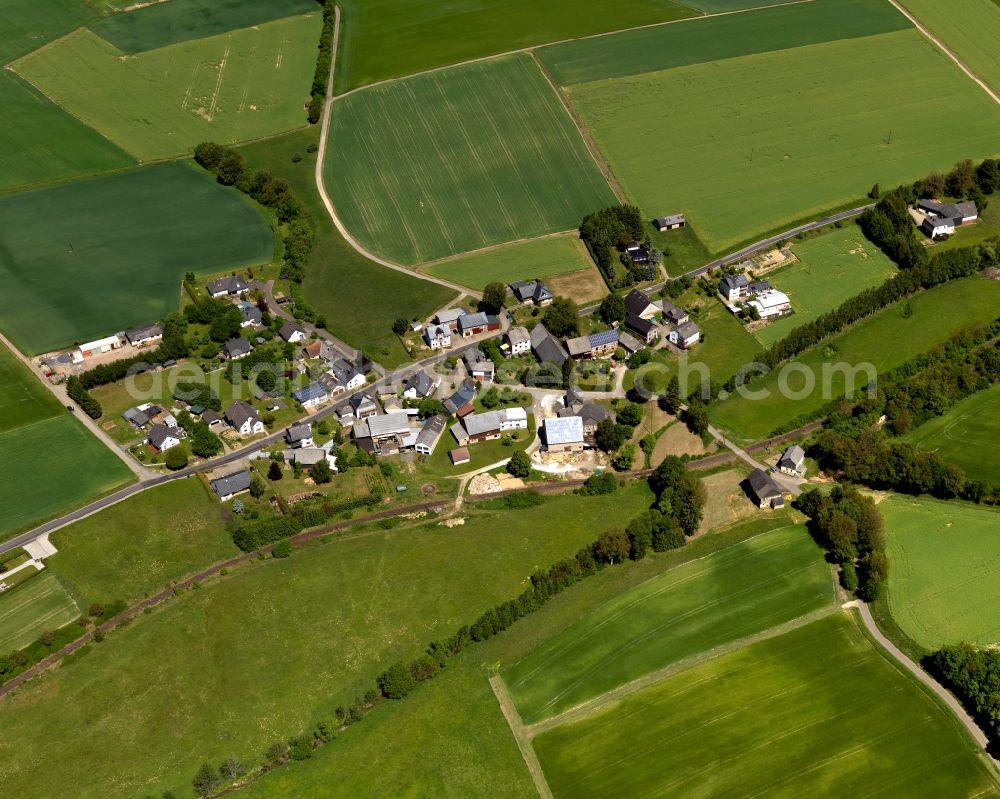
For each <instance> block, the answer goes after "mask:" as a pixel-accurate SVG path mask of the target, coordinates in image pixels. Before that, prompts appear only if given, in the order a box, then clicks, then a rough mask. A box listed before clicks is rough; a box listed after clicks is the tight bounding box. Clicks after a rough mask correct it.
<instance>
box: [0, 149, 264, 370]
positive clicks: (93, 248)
mask: <svg viewBox="0 0 1000 799" xmlns="http://www.w3.org/2000/svg"><path fill="white" fill-rule="evenodd" d="M273 252H274V237H273V234H272V233H271V228H270V225H269V224H268V221H267V219H266V218H265V217H264V216H263V214H261V213H260V211H258V210H257V209H256V208H255V207H254V205H253V204H252V203H251V202H250V201H249V200H248V199H246V198H245V197H243V196H242V195H241V194H240V193H239V192H237V191H236V190H235V189H226V188H223V187H221V186H219V185H218V184H217V183H216V182H215V181H214V180H212V179H211V178H210V177H209V176H208V175H207V174H206V173H204V172H202V171H201V170H200V169H197V168H195V167H192V166H189V165H188V164H184V163H171V164H162V165H157V166H150V167H146V168H144V169H138V170H134V171H131V172H124V173H120V174H117V175H111V176H107V177H102V178H96V179H92V180H87V181H81V182H77V183H72V184H68V185H64V186H56V187H53V188H47V189H39V190H36V191H31V192H26V193H24V194H18V195H15V196H11V197H6V198H3V199H0V253H2V256H0V282H2V283H3V286H4V291H3V293H2V294H0V318H2V319H3V323H2V324H3V327H4V329H5V331H6V332H7V334H8V335H9V337H10V338H11V339H12V340H13V341H14V343H15V344H17V346H18V347H19V348H20V349H21V350H22V351H24V352H27V353H31V354H34V353H39V352H47V351H49V350H52V349H54V348H56V347H60V346H65V345H68V344H72V343H73V342H82V341H88V340H91V339H95V338H99V337H101V336H106V335H108V334H109V333H113V332H114V331H116V330H121V329H123V328H125V327H128V326H130V325H135V324H140V323H145V322H151V321H153V320H156V319H161V318H162V317H163V316H165V315H166V314H167V313H170V312H171V311H175V310H176V309H177V297H178V292H179V286H180V283H181V280H182V279H183V276H184V274H185V272H187V271H194V272H196V273H198V274H214V273H219V272H223V271H226V270H229V269H235V268H236V267H240V266H246V265H249V264H260V263H268V262H270V261H271V259H272V257H273Z"/></svg>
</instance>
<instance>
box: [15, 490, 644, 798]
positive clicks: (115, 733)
mask: <svg viewBox="0 0 1000 799" xmlns="http://www.w3.org/2000/svg"><path fill="white" fill-rule="evenodd" d="M651 501H652V494H651V492H650V491H649V489H648V488H647V487H646V486H645V485H644V484H641V483H633V484H631V485H629V486H628V487H625V488H622V490H620V491H618V492H617V493H615V494H614V495H608V496H604V497H580V496H576V495H572V494H571V495H567V496H564V497H558V498H553V499H550V500H549V501H547V502H546V503H545V504H543V505H542V506H540V507H538V508H533V509H528V510H522V511H516V512H509V511H508V512H503V513H500V512H481V511H475V510H471V509H466V510H465V511H464V512H465V514H466V515H467V522H466V524H465V525H464V526H461V527H454V528H450V529H449V528H447V527H444V526H442V525H440V524H438V523H437V522H436V521H435V520H433V519H430V520H424V521H418V522H416V523H415V524H414V525H413V526H410V527H407V526H401V527H398V528H396V529H395V530H392V531H386V530H380V529H378V528H377V527H372V528H371V529H369V530H367V531H364V532H360V533H358V534H356V535H353V536H351V535H345V536H343V537H342V538H339V539H338V538H334V539H332V540H331V541H330V542H329V543H327V544H323V543H320V542H315V543H314V544H312V545H310V546H309V549H308V551H296V552H294V553H293V554H292V556H291V557H290V558H288V559H287V560H272V559H267V560H265V561H262V562H254V563H252V564H250V565H248V566H247V567H241V568H239V569H237V570H234V571H233V573H231V574H230V575H228V576H227V577H225V578H223V579H221V580H219V581H213V582H212V583H210V584H207V585H205V586H204V587H203V588H201V589H200V590H198V591H189V592H185V593H184V594H183V595H181V596H179V597H177V598H176V599H174V600H172V601H171V602H170V603H169V604H167V605H166V606H164V607H163V608H162V609H161V610H159V611H157V612H156V613H154V614H152V615H151V616H148V617H146V616H140V617H139V619H138V620H137V621H135V622H134V623H133V624H131V625H129V626H128V627H127V628H125V629H123V630H120V631H117V632H115V633H113V634H112V635H109V636H108V638H107V640H106V641H105V642H104V643H103V644H101V645H100V646H99V647H94V648H93V651H91V652H90V653H89V654H88V655H87V657H86V658H84V659H82V660H81V661H79V662H78V663H75V664H73V665H72V667H70V668H65V669H58V670H56V671H53V672H51V673H49V674H48V675H46V676H45V677H44V678H42V679H40V680H36V681H34V682H31V683H29V684H27V685H25V686H24V687H23V688H22V689H21V690H19V691H18V692H17V693H16V694H15V695H12V696H10V697H7V698H6V699H5V702H4V730H5V734H4V735H3V736H2V738H0V758H2V760H3V763H4V785H5V787H6V789H7V790H9V791H17V792H19V793H23V794H25V795H38V796H53V795H58V794H60V793H72V795H74V796H79V797H98V796H99V797H102V799H115V797H134V796H137V795H142V794H145V793H154V794H156V795H159V794H161V793H162V792H163V791H165V790H171V791H173V792H175V793H176V794H177V795H178V796H180V795H187V794H189V793H190V789H191V777H192V775H193V774H194V773H195V771H196V770H197V769H198V767H199V766H200V765H201V763H202V762H203V761H206V760H207V761H209V762H211V763H216V762H221V760H222V759H223V758H225V757H227V756H229V755H236V756H238V757H239V758H240V759H241V760H244V761H246V762H247V763H256V762H257V761H258V760H259V758H260V755H261V753H262V752H263V751H264V750H265V749H266V748H267V747H268V746H269V745H270V744H271V743H272V742H273V741H274V740H276V739H283V738H286V737H288V736H291V735H294V734H296V733H297V732H298V731H300V730H301V729H303V728H304V727H305V726H306V725H308V724H310V723H311V722H313V721H314V720H316V719H318V718H322V717H324V716H330V715H332V713H333V711H334V709H335V708H336V707H337V706H338V705H339V704H341V703H345V702H346V703H349V702H350V701H351V700H353V698H354V697H355V696H356V694H357V693H358V692H359V691H362V690H365V689H367V688H368V687H369V686H370V685H371V684H372V680H373V679H374V678H375V676H376V675H377V674H378V673H379V672H380V671H381V670H382V669H384V668H385V667H386V665H388V664H389V663H391V662H393V661H395V660H396V659H399V658H404V657H406V658H410V657H414V656H416V655H417V654H419V653H420V652H421V651H423V648H424V647H425V646H426V644H427V643H428V642H429V641H431V640H433V639H435V638H438V637H440V636H443V635H445V634H450V633H451V632H453V631H454V630H455V629H456V628H457V627H458V626H459V625H461V624H464V623H468V622H471V621H473V620H474V619H475V618H476V617H477V616H478V615H479V614H480V613H481V612H482V611H484V610H485V609H486V608H488V607H491V606H492V605H494V604H495V603H496V602H498V601H500V600H503V599H507V598H509V597H512V596H515V595H517V594H518V593H519V592H520V591H521V590H522V589H523V587H524V585H525V581H526V580H527V578H528V577H529V575H530V574H531V572H532V571H533V570H534V569H535V568H537V567H542V566H547V565H549V564H551V563H553V562H555V561H556V560H559V559H560V558H564V557H568V556H570V555H572V554H573V553H575V552H576V551H577V550H578V549H579V548H580V547H582V546H584V545H585V544H587V543H589V542H590V541H592V540H593V539H594V538H595V537H596V532H595V530H594V529H593V519H594V518H600V519H602V520H603V521H604V523H606V524H608V525H615V524H618V525H623V524H625V522H626V521H627V520H628V519H630V518H632V517H633V516H635V515H636V514H638V513H640V512H641V511H642V510H643V509H645V508H646V507H648V505H649V503H650V502H651ZM137 718H141V719H143V722H142V723H141V724H137V723H135V722H134V719H137ZM84 727H85V728H86V730H87V734H86V735H66V733H65V731H66V730H68V729H70V730H72V729H83V728H84ZM123 729H127V730H128V735H125V736H123V735H122V730H123ZM57 752H58V753H60V754H59V757H60V763H61V765H60V768H58V769H45V770H42V771H39V770H38V769H37V768H35V765H34V764H36V763H37V762H39V761H38V758H47V757H50V756H54V755H55V753H57Z"/></svg>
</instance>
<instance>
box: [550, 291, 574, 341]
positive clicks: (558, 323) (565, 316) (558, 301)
mask: <svg viewBox="0 0 1000 799" xmlns="http://www.w3.org/2000/svg"><path fill="white" fill-rule="evenodd" d="M578 313H579V311H578V309H577V307H576V303H575V302H573V300H571V299H569V298H567V297H556V298H555V299H554V300H552V303H551V304H550V305H549V307H548V308H546V309H545V313H544V314H543V315H542V322H543V323H544V325H545V328H546V329H547V330H548V331H549V332H550V333H551V334H552V335H553V336H557V337H559V338H563V337H566V336H575V335H576V334H577V324H578V321H579V320H578V317H577V314H578Z"/></svg>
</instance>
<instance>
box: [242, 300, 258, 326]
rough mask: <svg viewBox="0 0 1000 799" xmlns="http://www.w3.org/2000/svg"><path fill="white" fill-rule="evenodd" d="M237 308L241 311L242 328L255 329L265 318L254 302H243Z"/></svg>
mask: <svg viewBox="0 0 1000 799" xmlns="http://www.w3.org/2000/svg"><path fill="white" fill-rule="evenodd" d="M236 307H237V308H239V309H240V327H255V326H256V325H259V324H260V323H261V320H262V319H263V318H264V315H263V314H262V313H261V311H260V308H258V307H257V306H256V305H255V304H254V303H252V302H247V301H246V300H241V301H240V302H238V303H237V304H236Z"/></svg>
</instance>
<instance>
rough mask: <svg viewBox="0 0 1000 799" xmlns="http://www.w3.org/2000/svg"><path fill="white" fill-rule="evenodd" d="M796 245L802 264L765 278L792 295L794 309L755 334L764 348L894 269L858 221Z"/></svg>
mask: <svg viewBox="0 0 1000 799" xmlns="http://www.w3.org/2000/svg"><path fill="white" fill-rule="evenodd" d="M792 250H793V252H794V253H795V255H796V256H798V259H799V261H798V263H795V264H792V265H791V266H788V267H785V268H783V269H780V270H779V271H777V272H772V273H771V274H769V275H767V276H766V280H768V281H769V282H770V283H771V285H772V286H774V287H775V288H776V289H778V290H779V291H783V292H785V293H786V294H787V295H788V298H789V299H790V300H791V302H792V309H793V310H794V311H795V313H793V314H792V315H791V316H785V317H782V318H780V319H776V320H775V321H773V322H771V323H770V324H769V325H767V326H766V327H763V328H761V329H760V330H758V331H757V332H756V333H755V334H754V338H756V339H757V340H758V341H759V342H760V343H761V344H762V345H763V346H765V347H767V346H770V345H771V344H773V343H774V342H775V341H778V340H779V339H782V338H784V337H785V336H787V335H788V334H789V333H791V332H792V330H794V329H795V328H796V327H799V326H800V325H804V324H806V323H807V322H811V321H812V320H813V319H815V318H816V317H818V316H820V315H821V314H823V313H826V312H827V311H830V310H833V309H834V308H836V307H838V306H839V305H840V304H841V303H842V302H844V301H845V300H848V299H850V298H851V297H854V296H856V295H857V294H859V293H860V292H861V291H863V290H864V289H866V288H871V287H873V286H879V285H881V284H882V283H884V282H885V281H886V280H888V279H889V278H890V277H892V275H893V274H894V273H895V272H896V267H895V265H894V264H893V263H892V261H890V260H889V259H888V258H887V257H886V256H885V255H883V253H882V251H881V250H880V249H878V247H876V246H874V245H873V244H872V243H871V242H870V241H868V240H867V239H865V237H864V236H863V235H862V234H861V231H860V230H858V228H857V227H854V226H851V227H848V228H844V229H839V230H838V229H835V230H832V231H830V232H829V233H824V234H823V235H821V236H816V237H814V238H809V239H806V240H805V241H801V242H796V243H795V245H794V246H793V248H792Z"/></svg>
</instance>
